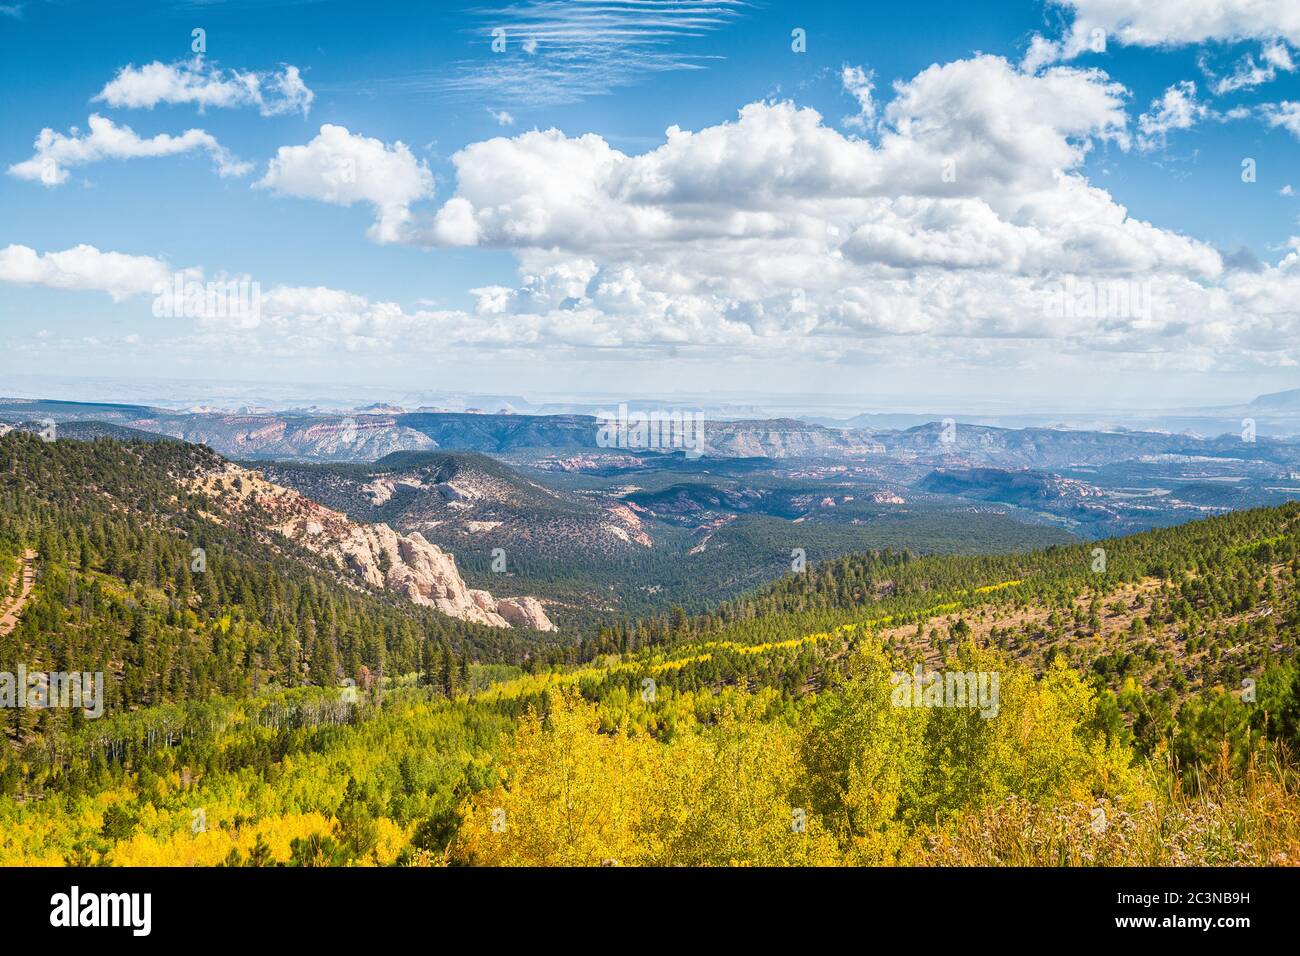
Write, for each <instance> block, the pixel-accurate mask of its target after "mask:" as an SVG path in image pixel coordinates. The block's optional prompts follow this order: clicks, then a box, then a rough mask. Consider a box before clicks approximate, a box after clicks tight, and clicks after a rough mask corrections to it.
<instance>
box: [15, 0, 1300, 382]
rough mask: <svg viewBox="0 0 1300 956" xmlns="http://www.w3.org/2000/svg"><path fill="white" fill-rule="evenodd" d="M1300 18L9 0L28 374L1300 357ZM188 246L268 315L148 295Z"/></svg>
mask: <svg viewBox="0 0 1300 956" xmlns="http://www.w3.org/2000/svg"><path fill="white" fill-rule="evenodd" d="M1290 6H1292V7H1293V6H1294V4H1291V5H1290ZM1116 11H1118V12H1116ZM195 29H202V30H203V31H204V41H205V46H206V50H205V52H204V53H202V54H200V55H197V56H196V55H195V54H194V52H193V51H192V43H193V39H192V32H193V31H194V30H195ZM494 30H504V31H505V32H504V43H505V49H504V50H499V49H498V50H495V51H494V49H493V41H494V34H493V31H494ZM795 30H801V31H804V34H805V35H806V49H805V50H804V51H802V52H799V51H796V50H794V49H792V47H793V46H795V45H797V44H796V43H795V40H794V39H792V31H795ZM1096 31H1100V33H1097V32H1096ZM1097 36H1101V37H1103V38H1104V40H1105V42H1104V50H1098V49H1094V47H1096V46H1097V45H1098V44H1097V43H1096V42H1095V37H1097ZM1035 38H1037V39H1035ZM496 39H497V41H498V43H497V45H498V47H499V46H500V39H501V35H500V34H497V35H496ZM1297 42H1300V19H1298V18H1297V14H1296V13H1295V12H1293V11H1292V10H1289V9H1288V4H1287V3H1285V2H1280V0H1279V2H1277V3H1273V4H1270V3H1263V4H1260V3H1247V2H1246V0H1239V2H1238V0H1227V2H1216V3H1211V2H1209V0H1204V2H1203V0H1179V2H1178V3H1174V2H1172V0H1149V2H1147V3H1137V2H1136V0H1135V2H1134V3H1132V4H1127V3H1124V2H1107V3H1103V2H1101V0H1071V2H1068V3H1062V4H1043V3H1038V2H1024V3H1014V2H986V3H979V2H962V3H947V2H944V3H926V2H918V3H914V4H905V5H884V4H881V5H875V4H872V5H865V6H864V5H860V4H843V3H799V4H793V3H791V4H786V3H779V2H766V3H740V2H735V3H727V2H722V0H717V2H708V0H701V2H689V0H680V2H677V0H675V2H652V0H616V2H601V3H595V2H582V0H537V2H519V3H515V4H499V3H492V2H487V0H483V2H479V3H474V2H467V3H465V4H464V5H461V4H456V3H436V4H421V5H414V4H408V3H387V2H370V3H366V4H354V3H352V4H345V3H330V2H287V3H275V2H251V0H249V2H241V0H230V2H219V0H214V2H193V3H169V4H142V3H132V4H126V3H112V2H104V3H72V2H44V0H25V2H18V3H6V4H0V82H2V83H3V88H4V89H6V90H8V91H11V95H9V96H7V97H5V99H4V105H3V106H0V134H2V135H0V168H3V169H5V170H7V173H6V174H3V175H0V210H3V212H2V213H0V346H2V347H3V351H0V393H3V392H5V389H4V387H3V383H4V376H5V374H6V373H8V374H10V375H11V376H16V375H19V374H22V375H24V376H32V375H42V374H48V375H50V376H57V375H93V376H115V377H121V378H123V379H139V378H146V377H151V376H152V377H158V376H161V375H163V374H165V375H166V376H167V377H172V378H192V379H196V380H197V379H222V380H249V381H262V382H276V381H299V382H321V383H326V382H328V383H356V384H363V383H368V384H393V385H400V386H405V387H414V386H419V387H423V388H428V389H437V388H439V387H446V388H449V389H472V390H481V391H484V392H492V391H495V392H501V391H506V392H521V391H522V392H525V393H529V394H539V395H540V394H542V393H550V394H572V393H579V392H586V393H591V392H596V393H606V394H619V393H620V392H627V393H629V394H639V395H646V396H658V397H668V396H671V395H674V394H681V393H686V392H691V393H699V392H703V391H717V392H728V391H736V392H739V391H745V392H751V393H753V392H758V393H772V394H784V393H803V394H806V393H809V392H817V391H822V390H824V391H827V392H835V393H837V394H846V393H847V394H859V395H861V396H862V397H863V402H864V406H867V405H870V404H871V403H879V404H890V405H908V404H911V405H917V404H922V405H923V404H926V403H927V402H931V401H935V402H945V401H947V402H950V401H963V400H966V401H969V400H976V399H983V400H998V401H1011V402H1019V401H1033V402H1036V403H1038V404H1040V405H1042V406H1057V407H1080V406H1084V407H1086V406H1088V405H1089V404H1096V405H1112V404H1123V403H1135V404H1149V405H1170V404H1180V403H1185V404H1201V403H1204V404H1211V403H1213V402H1215V401H1220V400H1231V399H1236V398H1246V397H1250V396H1251V395H1252V394H1254V393H1256V392H1259V391H1267V390H1274V389H1280V388H1286V387H1294V386H1297V385H1300V376H1297V375H1296V361H1297V359H1300V348H1297V347H1296V346H1295V342H1297V341H1300V339H1297V337H1296V335H1295V334H1294V333H1295V332H1297V331H1300V328H1297V326H1298V325H1300V315H1297V313H1296V310H1297V308H1300V294H1298V293H1300V266H1295V265H1294V262H1293V260H1292V259H1288V256H1292V257H1294V256H1295V249H1294V247H1293V245H1292V237H1294V236H1297V235H1300V224H1298V223H1297V216H1298V215H1300V196H1297V195H1292V194H1291V193H1297V192H1300V162H1297V158H1298V156H1300V150H1298V147H1300V106H1297V105H1296V102H1297V101H1300V70H1298V69H1296V67H1297V66H1300V52H1297V49H1296V44H1297ZM1031 49H1033V50H1038V51H1041V55H1038V54H1035V55H1033V56H1032V57H1031V58H1030V59H1028V60H1027V59H1026V54H1027V53H1029V52H1030V51H1031ZM1293 58H1294V59H1293ZM151 65H152V66H151ZM148 68H152V69H153V72H152V73H149V74H148V75H146V73H145V70H146V69H148ZM250 84H252V85H253V87H255V89H256V92H255V93H249V92H248V91H249V89H250ZM866 84H869V86H870V89H869V92H865V93H864V90H865V89H866ZM241 91H242V92H241ZM863 103H866V104H868V105H867V106H866V108H865V109H864V108H863ZM1162 105H1163V107H1164V108H1163V109H1161V108H1160V107H1161V106H1162ZM742 109H746V110H747V112H746V113H745V114H744V118H740V116H741V114H740V112H739V111H741V110H742ZM810 111H816V114H817V116H818V117H819V118H816V119H815V118H814V117H813V114H812V113H811V112H810ZM92 114H95V115H97V116H99V117H100V124H101V130H100V131H99V133H97V134H96V135H97V138H96V139H94V140H92V141H88V140H87V137H88V136H89V134H88V132H87V130H88V126H89V119H90V117H91V115H92ZM74 127H75V128H76V129H77V131H78V132H76V133H73V132H72V130H73V128H74ZM126 127H129V130H130V131H131V133H126V132H124V128H126ZM670 127H676V128H677V129H679V130H681V131H683V132H682V133H680V134H678V137H677V139H676V140H671V139H670V138H669V137H667V135H666V132H665V131H666V130H668V129H669V128H670ZM45 129H49V130H51V131H52V133H51V134H49V135H50V136H52V137H53V138H54V140H55V141H56V143H55V145H54V146H53V147H50V148H47V149H46V151H44V152H42V151H41V150H40V149H38V148H37V147H36V146H35V145H34V144H35V142H36V140H37V137H38V135H40V134H41V131H42V130H45ZM325 129H328V130H331V131H332V132H330V133H328V134H327V133H326V132H325V131H324V130H325ZM191 130H193V131H195V132H193V133H189V134H187V131H191ZM552 130H554V131H556V132H554V133H551V132H548V131H552ZM688 132H689V133H692V134H694V135H693V136H687V135H686V134H687V133H688ZM132 134H133V135H132ZM187 135H188V139H186V140H185V142H184V143H181V142H179V141H176V142H173V143H172V144H171V145H167V146H165V147H160V146H158V144H157V142H156V141H154V140H153V138H154V137H159V136H166V137H182V136H187ZM666 143H667V145H666ZM141 144H143V145H141ZM151 151H152V152H158V153H160V155H132V156H130V158H127V154H128V153H140V152H151ZM57 156H62V157H63V159H57ZM51 157H56V158H55V159H54V160H52V159H51ZM69 157H72V158H69ZM1245 160H1251V161H1253V169H1254V173H1255V175H1254V178H1253V181H1249V182H1244V181H1243V167H1242V163H1243V161H1245ZM947 162H951V163H952V171H953V181H952V182H948V181H946V180H945V179H944V178H943V177H944V173H943V172H942V168H943V166H944V164H945V163H947ZM340 177H341V178H340ZM55 180H57V181H55ZM859 183H860V187H859V186H858V184H859ZM1288 187H1289V188H1288ZM1126 216H1127V218H1126ZM178 271H180V272H183V273H184V275H185V277H186V278H187V279H188V280H189V281H196V280H197V281H204V282H207V281H216V280H225V279H231V278H234V279H246V280H248V281H253V282H256V283H258V285H259V287H260V289H261V291H262V293H263V298H262V302H261V305H260V307H259V310H258V312H257V314H256V315H251V314H250V315H243V316H237V317H235V318H234V319H231V318H230V317H220V316H210V315H200V316H195V315H189V314H182V315H179V316H174V317H165V316H164V317H158V316H156V315H155V312H156V309H155V308H154V306H155V305H156V300H157V295H156V294H155V289H154V288H153V286H154V285H155V284H156V281H155V280H158V279H160V278H161V279H164V280H165V281H166V282H167V283H168V287H169V288H170V287H171V286H170V283H171V281H172V277H173V275H174V274H175V273H176V272H178ZM1120 286H1123V289H1124V291H1125V292H1126V293H1127V292H1128V291H1129V290H1133V292H1134V295H1135V298H1136V300H1137V301H1138V302H1139V303H1140V302H1141V301H1142V294H1146V295H1148V296H1149V297H1150V299H1151V300H1152V301H1154V303H1155V304H1154V305H1153V306H1152V307H1151V308H1149V309H1144V308H1140V307H1137V306H1131V305H1130V306H1126V307H1125V308H1123V309H1119V310H1117V309H1116V308H1115V307H1114V303H1112V305H1111V306H1109V307H1103V306H1098V307H1097V310H1096V312H1101V311H1103V310H1104V308H1109V311H1108V312H1106V314H1096V313H1088V314H1082V315H1081V314H1077V313H1078V312H1079V311H1080V310H1078V309H1074V308H1067V309H1065V310H1061V309H1059V308H1054V307H1053V302H1054V300H1053V297H1054V296H1055V297H1057V298H1060V297H1061V296H1063V295H1065V294H1066V293H1065V292H1063V291H1062V290H1063V289H1066V288H1068V289H1070V290H1074V289H1077V288H1082V289H1087V290H1091V291H1095V292H1096V294H1097V296H1103V295H1104V293H1105V292H1106V291H1113V290H1114V289H1116V288H1118V287H1120ZM1069 294H1071V295H1073V294H1074V293H1073V291H1071V292H1070V293H1069ZM1090 301H1092V300H1090ZM1096 301H1100V299H1097V300H1096ZM182 311H183V310H182ZM1083 311H1085V312H1086V310H1083ZM104 397H106V398H107V397H111V396H108V395H105V396H104Z"/></svg>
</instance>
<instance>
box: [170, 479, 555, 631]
mask: <svg viewBox="0 0 1300 956" xmlns="http://www.w3.org/2000/svg"><path fill="white" fill-rule="evenodd" d="M189 484H190V486H191V487H192V488H193V489H194V490H196V491H202V492H204V493H206V494H208V495H209V496H211V497H213V498H214V499H216V500H217V501H219V502H220V503H221V507H222V509H223V510H226V511H232V512H239V513H242V514H249V513H256V514H257V515H259V516H261V517H262V519H263V520H264V522H265V524H266V526H267V527H268V528H269V529H270V530H271V531H273V532H275V533H277V534H280V535H283V536H284V537H286V538H288V539H290V540H291V541H294V542H296V543H298V544H300V545H302V546H303V547H304V548H306V549H308V550H309V551H312V552H314V553H316V554H318V555H321V556H322V557H324V558H326V559H327V560H330V561H332V562H334V563H335V564H337V565H338V566H339V567H340V568H343V569H345V570H347V571H349V572H351V574H352V575H354V576H355V577H356V578H357V579H358V580H359V581H360V582H361V583H363V584H365V585H368V586H369V587H372V588H376V589H379V590H387V591H392V592H394V593H397V594H400V595H401V596H403V597H405V598H406V599H407V600H409V601H411V602H413V603H415V604H422V605H428V606H432V607H434V608H436V609H437V610H439V611H441V612H442V613H444V614H447V615H449V616H451V617H454V618H457V619H459V620H463V621H471V622H474V623H478V624H487V625H490V626H493V627H523V628H531V629H533V630H538V631H554V630H556V627H555V625H554V624H553V623H552V622H551V620H550V619H549V617H547V614H546V610H545V608H544V607H543V606H542V603H541V602H540V601H539V600H537V598H534V597H502V598H498V597H494V596H493V595H492V594H490V593H489V592H487V591H484V590H478V589H473V588H470V587H468V586H467V585H466V584H465V581H464V579H463V578H462V577H461V575H460V572H459V571H458V570H457V568H456V560H455V558H454V556H453V555H452V554H450V553H448V552H446V551H443V550H442V549H441V548H439V547H438V546H437V545H434V544H431V543H430V542H429V541H428V540H426V539H425V537H424V536H423V535H422V534H420V533H419V532H418V531H413V532H409V533H400V532H397V531H394V530H393V529H392V528H391V527H390V526H388V525H387V524H383V523H376V524H368V523H363V522H358V521H354V520H352V519H351V518H349V517H348V516H347V515H346V514H344V513H342V512H341V511H335V510H333V509H331V508H327V507H326V506H324V505H322V504H319V503H318V502H315V501H313V500H311V499H310V498H307V497H306V496H304V495H302V494H300V493H298V492H297V491H294V490H292V489H290V488H285V487H283V486H281V485H277V484H273V483H272V482H270V481H267V480H266V478H265V477H264V476H263V475H262V474H261V473H260V472H257V471H253V470H250V469H247V468H244V467H241V466H239V465H236V464H233V463H231V462H222V463H221V464H220V465H218V466H214V467H213V468H211V469H209V470H207V471H204V472H203V473H201V474H199V475H198V476H196V477H193V478H191V479H189ZM214 517H215V518H217V520H221V516H220V515H214Z"/></svg>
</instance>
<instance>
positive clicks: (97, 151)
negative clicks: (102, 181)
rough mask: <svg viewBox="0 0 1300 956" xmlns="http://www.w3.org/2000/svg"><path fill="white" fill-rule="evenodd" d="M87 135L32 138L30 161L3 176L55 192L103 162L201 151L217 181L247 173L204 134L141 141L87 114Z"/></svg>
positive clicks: (192, 132)
mask: <svg viewBox="0 0 1300 956" xmlns="http://www.w3.org/2000/svg"><path fill="white" fill-rule="evenodd" d="M87 125H88V126H89V127H90V129H89V131H88V132H85V133H83V132H81V131H79V130H78V129H77V128H76V127H75V126H74V127H73V128H72V129H71V130H70V131H69V132H68V133H67V134H64V133H59V132H55V131H54V130H52V129H49V128H48V127H47V128H45V129H43V130H41V133H40V135H39V136H37V137H36V144H35V145H36V153H35V155H33V156H32V158H31V159H27V160H24V161H23V162H21V163H15V164H14V165H12V166H10V167H9V174H10V175H11V176H17V177H18V178H19V179H30V180H33V181H36V182H40V183H43V184H44V185H46V186H58V185H60V184H61V183H64V182H66V181H67V179H68V170H69V169H70V168H71V167H74V166H84V165H87V164H89V163H97V162H100V161H101V160H105V159H138V158H141V157H151V156H177V155H180V154H182V153H191V152H195V151H203V152H206V153H208V155H209V156H211V157H212V161H213V163H214V164H215V165H216V167H217V172H218V174H220V175H221V176H242V175H244V174H245V173H247V172H249V170H250V169H251V168H252V167H251V165H250V164H248V163H242V162H239V161H238V160H237V159H235V158H234V157H233V156H232V155H231V153H230V151H229V150H227V149H226V148H225V147H224V146H222V145H221V144H220V143H218V142H217V140H216V138H215V137H214V136H212V135H211V134H210V133H207V132H205V131H204V130H201V129H190V130H186V131H185V132H184V133H181V134H180V135H178V136H172V135H170V134H168V133H159V134H158V135H157V136H152V137H148V138H145V137H141V136H138V135H137V134H136V132H135V131H134V130H133V129H131V127H129V126H125V125H123V126H119V125H117V124H116V123H114V122H113V121H112V120H110V119H106V118H105V117H103V116H100V115H98V114H92V115H91V117H90V119H89V120H88V121H87Z"/></svg>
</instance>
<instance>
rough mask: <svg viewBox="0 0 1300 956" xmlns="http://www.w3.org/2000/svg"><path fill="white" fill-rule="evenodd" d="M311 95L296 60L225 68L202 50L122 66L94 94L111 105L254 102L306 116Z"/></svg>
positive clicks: (266, 110) (268, 110) (272, 111)
mask: <svg viewBox="0 0 1300 956" xmlns="http://www.w3.org/2000/svg"><path fill="white" fill-rule="evenodd" d="M313 99H315V94H314V93H313V92H312V91H311V90H310V89H308V87H307V84H306V83H304V82H303V79H302V74H301V72H300V71H299V69H298V68H297V67H296V66H284V67H283V68H282V69H281V70H280V71H279V72H269V73H258V72H253V71H246V70H230V71H225V70H222V69H220V68H218V67H216V66H214V65H213V64H211V63H209V62H208V61H206V60H204V59H203V57H201V56H197V57H195V58H194V59H193V60H188V61H185V62H181V63H161V62H159V61H157V60H155V61H154V62H152V63H147V64H145V65H144V66H135V65H133V64H132V65H128V66H124V67H122V68H121V69H120V70H118V71H117V75H116V76H115V77H113V79H112V80H110V81H109V82H108V83H107V84H106V85H105V86H104V88H103V89H102V90H100V91H99V94H98V95H97V96H96V97H95V100H96V101H99V102H103V103H107V104H108V105H109V106H113V107H125V108H132V109H141V108H143V109H153V108H154V107H155V106H157V105H159V104H160V103H168V104H178V103H190V104H193V105H195V106H197V107H198V108H199V109H200V111H201V110H203V109H205V108H207V107H220V108H234V107H256V108H257V109H258V110H259V111H260V112H261V114H262V115H263V116H278V115H280V114H282V113H302V114H303V115H304V116H306V115H307V113H308V111H309V110H310V109H311V104H312V100H313Z"/></svg>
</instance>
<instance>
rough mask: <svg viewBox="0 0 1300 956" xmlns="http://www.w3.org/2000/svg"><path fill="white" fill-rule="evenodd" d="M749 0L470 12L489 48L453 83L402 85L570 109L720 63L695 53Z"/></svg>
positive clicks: (462, 66) (573, 2)
mask: <svg viewBox="0 0 1300 956" xmlns="http://www.w3.org/2000/svg"><path fill="white" fill-rule="evenodd" d="M748 6H750V3H749V2H748V0H524V2H520V3H514V4H510V5H508V6H504V7H498V8H479V9H476V10H474V11H472V14H473V16H474V17H475V19H476V25H475V27H474V28H473V33H474V34H475V35H476V36H477V37H478V38H479V41H480V43H481V45H482V47H483V48H484V50H483V53H482V55H480V56H478V57H477V58H475V59H474V60H466V61H462V62H461V63H458V64H457V65H456V67H455V69H454V70H453V72H452V75H451V76H440V77H429V78H427V79H424V78H413V79H411V80H408V81H405V82H404V85H407V86H408V87H409V86H427V87H428V88H430V89H436V90H439V91H442V92H454V93H460V94H470V95H475V94H481V95H483V96H485V97H487V96H491V97H494V98H497V99H499V100H505V101H509V102H510V103H512V104H519V105H529V106H545V105H554V104H560V103H571V102H576V101H578V100H581V99H585V98H586V97H589V96H597V95H600V94H604V93H608V92H609V91H610V90H611V89H615V88H617V87H621V86H628V85H630V84H632V83H635V82H636V81H637V80H638V79H639V78H640V77H642V76H644V75H646V74H650V73H663V72H668V71H673V70H697V69H703V68H705V67H706V66H707V64H708V61H710V60H712V59H717V57H716V56H715V55H711V54H706V53H703V52H701V51H700V50H699V49H698V48H697V47H693V46H692V45H691V41H693V40H699V39H700V38H702V37H704V36H707V35H708V34H710V33H714V32H716V31H718V30H721V29H724V28H725V27H727V26H728V25H729V24H731V23H734V22H735V21H736V20H737V19H738V18H739V17H740V16H741V15H742V12H743V10H744V8H746V7H748Z"/></svg>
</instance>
